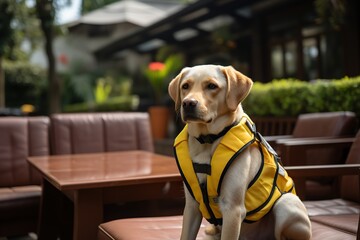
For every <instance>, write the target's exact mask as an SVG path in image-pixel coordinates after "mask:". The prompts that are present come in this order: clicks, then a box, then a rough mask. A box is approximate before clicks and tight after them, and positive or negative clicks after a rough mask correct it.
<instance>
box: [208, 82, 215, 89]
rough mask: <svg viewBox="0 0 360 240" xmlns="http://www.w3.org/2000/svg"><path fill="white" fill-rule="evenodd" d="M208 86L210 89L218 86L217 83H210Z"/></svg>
mask: <svg viewBox="0 0 360 240" xmlns="http://www.w3.org/2000/svg"><path fill="white" fill-rule="evenodd" d="M207 87H208V89H211V90H213V89H216V88H217V86H216V85H215V84H213V83H209V85H208V86H207Z"/></svg>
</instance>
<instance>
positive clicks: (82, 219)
mask: <svg viewBox="0 0 360 240" xmlns="http://www.w3.org/2000/svg"><path fill="white" fill-rule="evenodd" d="M102 221H103V197H102V190H101V189H81V190H78V191H76V192H75V195H74V235H73V236H74V237H73V239H74V240H84V239H86V240H92V239H94V240H96V239H97V229H98V226H99V224H100V223H102Z"/></svg>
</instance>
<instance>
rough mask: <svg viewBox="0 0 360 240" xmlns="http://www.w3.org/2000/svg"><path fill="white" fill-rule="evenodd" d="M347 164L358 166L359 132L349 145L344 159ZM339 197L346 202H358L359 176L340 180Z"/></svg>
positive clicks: (359, 196)
mask: <svg viewBox="0 0 360 240" xmlns="http://www.w3.org/2000/svg"><path fill="white" fill-rule="evenodd" d="M346 163H347V164H360V130H359V131H358V133H357V134H356V137H355V141H354V142H353V144H352V145H351V148H350V151H349V154H348V156H347V159H346ZM341 197H342V198H344V199H347V200H351V201H355V202H360V193H359V176H358V175H356V176H355V175H354V176H343V177H342V179H341Z"/></svg>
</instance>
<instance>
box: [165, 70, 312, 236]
mask: <svg viewBox="0 0 360 240" xmlns="http://www.w3.org/2000/svg"><path fill="white" fill-rule="evenodd" d="M252 84H253V82H252V80H251V79H250V78H248V77H246V76H245V75H243V74H242V73H240V72H238V71H236V70H235V69H234V68H232V67H230V66H229V67H223V66H215V65H200V66H195V67H192V68H184V69H183V70H182V71H181V72H180V74H179V75H178V76H177V77H176V78H174V79H173V80H172V81H171V82H170V84H169V89H168V90H169V95H170V96H171V98H172V99H173V100H174V101H175V107H176V110H177V111H180V115H181V118H182V120H183V121H184V122H185V123H186V126H185V128H184V130H183V131H182V132H181V133H180V134H179V135H178V136H177V138H176V139H175V143H174V147H175V153H176V160H177V164H178V167H179V169H180V172H181V175H182V177H183V180H184V185H185V187H184V188H185V197H186V205H185V209H184V217H183V227H182V233H181V239H182V240H192V239H196V236H197V233H198V231H199V227H200V224H201V221H202V217H204V218H206V219H207V220H208V221H209V222H210V223H212V225H210V227H208V228H207V229H206V234H207V237H208V239H224V240H235V239H254V240H262V239H265V240H268V239H279V240H280V239H310V238H311V225H310V220H309V218H308V215H307V211H306V209H305V207H304V205H303V204H302V202H301V201H300V199H299V198H298V197H297V196H296V194H294V193H295V189H294V186H293V181H292V179H291V178H290V177H289V176H288V175H287V173H286V171H285V170H284V168H282V166H281V165H280V164H279V159H278V157H277V155H276V153H275V152H274V151H273V150H272V149H271V147H270V146H269V145H268V144H267V142H266V141H265V140H264V139H263V138H262V136H261V135H260V134H259V133H257V132H256V128H255V125H254V124H253V123H252V121H251V119H250V118H249V117H248V116H247V115H246V114H245V113H244V111H243V109H242V106H241V102H242V101H243V100H244V99H245V97H246V96H247V95H248V94H249V92H250V89H251V87H252Z"/></svg>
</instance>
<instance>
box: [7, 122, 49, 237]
mask: <svg viewBox="0 0 360 240" xmlns="http://www.w3.org/2000/svg"><path fill="white" fill-rule="evenodd" d="M48 127H49V119H48V118H47V117H1V118H0V237H1V236H13V235H22V234H27V233H29V232H36V230H37V222H38V214H39V213H38V212H39V204H40V196H41V187H40V183H41V179H40V176H39V175H38V174H37V173H36V172H34V171H32V169H30V168H29V165H28V163H27V160H26V158H27V157H28V156H40V155H48V154H49V142H48Z"/></svg>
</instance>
